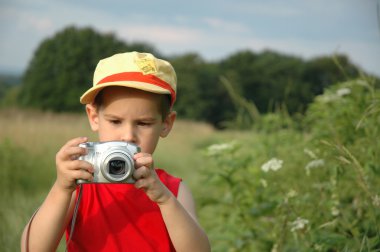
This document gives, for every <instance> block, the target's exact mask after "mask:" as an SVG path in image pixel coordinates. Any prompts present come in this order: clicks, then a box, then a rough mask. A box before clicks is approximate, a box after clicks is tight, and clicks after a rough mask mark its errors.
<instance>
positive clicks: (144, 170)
mask: <svg viewBox="0 0 380 252" xmlns="http://www.w3.org/2000/svg"><path fill="white" fill-rule="evenodd" d="M150 174H151V170H150V169H149V168H148V167H146V166H142V167H140V168H139V169H136V170H135V171H134V173H133V177H134V178H135V179H136V180H139V179H143V178H148V177H149V176H150Z"/></svg>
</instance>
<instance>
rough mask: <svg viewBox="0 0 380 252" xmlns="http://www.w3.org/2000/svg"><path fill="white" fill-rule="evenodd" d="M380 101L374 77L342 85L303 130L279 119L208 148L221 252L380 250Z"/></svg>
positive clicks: (205, 214)
mask: <svg viewBox="0 0 380 252" xmlns="http://www.w3.org/2000/svg"><path fill="white" fill-rule="evenodd" d="M379 100H380V90H379V89H378V88H376V86H375V84H374V82H373V80H369V79H357V80H352V81H348V82H345V83H340V84H337V85H334V86H332V87H331V88H329V89H327V90H326V91H325V92H324V94H323V95H321V96H318V97H317V98H316V100H315V101H314V103H313V104H312V105H311V107H310V110H309V111H308V112H307V115H306V118H305V119H304V124H305V127H306V129H307V131H305V132H300V131H299V130H298V129H295V128H294V127H292V126H291V125H292V124H287V127H284V125H283V122H282V121H281V120H278V118H281V116H271V117H269V118H266V119H265V120H268V122H271V123H273V124H277V125H278V126H277V127H276V126H273V125H272V126H271V127H267V126H265V128H267V130H259V131H257V129H254V130H252V134H251V137H250V138H246V139H244V141H232V142H227V143H219V144H214V145H211V146H209V147H208V148H207V150H206V155H207V157H208V158H211V159H212V160H213V164H208V165H207V167H206V169H205V170H204V173H205V180H206V181H205V182H206V183H205V184H207V186H205V188H204V190H205V192H203V195H204V196H203V199H202V207H201V213H202V216H201V218H202V219H203V220H205V221H204V225H205V226H206V230H208V232H209V234H210V238H211V240H212V243H213V248H214V251H379V250H380V211H379V208H380V195H379V191H380V187H379V185H380V166H379V164H380V142H379V141H378V138H379V136H380V132H379V131H380V128H379V125H380V102H379ZM261 120H262V119H261ZM269 124H270V123H263V124H262V125H269ZM271 128H272V129H274V130H270V129H271Z"/></svg>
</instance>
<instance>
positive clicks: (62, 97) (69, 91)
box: [20, 27, 153, 111]
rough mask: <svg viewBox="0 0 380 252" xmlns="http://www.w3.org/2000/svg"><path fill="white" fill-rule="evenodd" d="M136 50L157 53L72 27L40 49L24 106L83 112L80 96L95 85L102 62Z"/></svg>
mask: <svg viewBox="0 0 380 252" xmlns="http://www.w3.org/2000/svg"><path fill="white" fill-rule="evenodd" d="M134 50H138V51H147V52H152V51H153V49H152V47H150V46H148V45H145V44H140V43H136V44H131V45H128V44H126V43H124V42H122V41H120V40H118V39H117V38H116V37H115V36H114V35H113V34H100V33H97V32H96V31H94V30H93V29H91V28H83V29H79V28H76V27H68V28H66V29H64V30H63V31H61V32H58V33H57V34H56V35H55V36H54V37H53V38H49V39H46V40H45V41H43V42H42V43H41V45H40V46H39V47H38V49H37V50H36V52H35V54H34V56H33V58H32V60H31V62H30V64H29V66H28V69H27V71H26V73H25V75H24V78H23V86H22V89H21V93H20V103H21V104H22V105H24V106H28V107H35V108H40V109H43V110H52V111H75V110H79V109H81V108H82V106H81V104H80V103H79V97H80V95H82V93H83V92H84V91H85V90H87V89H88V88H89V87H91V86H92V76H93V73H94V69H95V66H96V64H97V63H98V61H99V60H100V59H102V58H105V57H108V56H110V55H113V54H115V53H120V52H124V51H134Z"/></svg>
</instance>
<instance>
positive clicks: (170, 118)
mask: <svg viewBox="0 0 380 252" xmlns="http://www.w3.org/2000/svg"><path fill="white" fill-rule="evenodd" d="M176 118H177V112H175V111H171V112H170V113H169V114H168V115H167V116H166V118H165V120H164V122H163V125H162V131H161V134H160V136H161V137H166V136H167V135H169V133H170V131H171V130H172V128H173V125H174V121H175V119H176Z"/></svg>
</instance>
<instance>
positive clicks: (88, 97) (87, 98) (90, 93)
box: [80, 81, 170, 104]
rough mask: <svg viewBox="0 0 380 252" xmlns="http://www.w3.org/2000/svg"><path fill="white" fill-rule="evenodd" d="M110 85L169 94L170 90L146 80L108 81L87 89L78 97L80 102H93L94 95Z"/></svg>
mask: <svg viewBox="0 0 380 252" xmlns="http://www.w3.org/2000/svg"><path fill="white" fill-rule="evenodd" d="M111 86H117V87H128V88H135V89H140V90H143V91H147V92H152V93H156V94H169V95H170V92H169V91H168V90H167V89H164V88H161V87H159V86H156V85H154V84H151V83H146V82H134V81H128V82H125V81H121V82H108V83H102V84H98V85H96V86H94V87H92V88H90V89H89V90H87V91H86V92H85V93H84V94H83V95H82V96H81V97H80V103H82V104H90V103H93V101H94V100H95V97H96V95H97V94H98V93H99V92H100V91H101V90H102V89H103V88H106V87H111Z"/></svg>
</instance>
